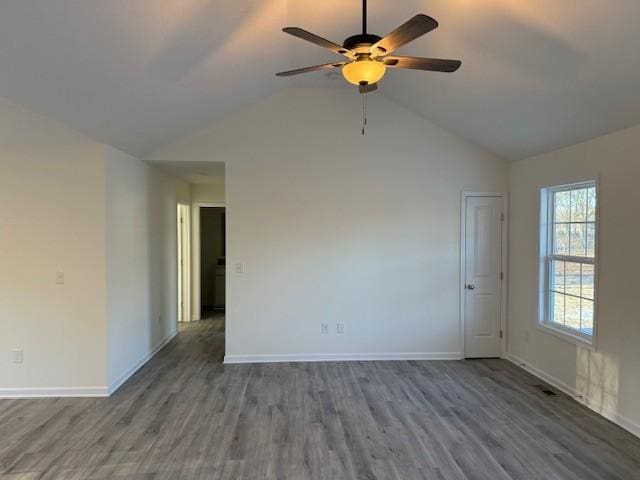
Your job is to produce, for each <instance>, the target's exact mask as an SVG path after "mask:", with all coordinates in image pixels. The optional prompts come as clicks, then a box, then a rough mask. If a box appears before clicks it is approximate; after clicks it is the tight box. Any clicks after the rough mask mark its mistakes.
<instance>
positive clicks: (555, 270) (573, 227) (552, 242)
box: [540, 181, 597, 345]
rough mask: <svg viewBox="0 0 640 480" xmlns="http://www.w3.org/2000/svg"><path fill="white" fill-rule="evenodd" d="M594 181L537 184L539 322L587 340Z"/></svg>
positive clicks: (591, 314) (591, 311)
mask: <svg viewBox="0 0 640 480" xmlns="http://www.w3.org/2000/svg"><path fill="white" fill-rule="evenodd" d="M596 192H597V189H596V182H595V181H590V182H581V183H575V184H571V185H562V186H557V187H549V188H543V189H542V196H541V219H542V221H541V228H540V233H541V234H540V251H541V257H540V260H541V261H540V270H541V275H540V290H541V291H540V293H541V295H540V307H541V308H540V324H541V325H542V326H543V328H548V329H551V330H552V331H553V332H555V333H559V334H562V335H564V336H566V337H569V338H571V339H573V340H578V341H581V342H586V343H588V344H589V345H593V336H594V331H595V321H596V319H595V301H596V295H595V289H596V241H597V238H596V237H597V235H596V232H597V224H596V222H597V215H596V212H597V193H596Z"/></svg>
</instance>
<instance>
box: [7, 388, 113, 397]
mask: <svg viewBox="0 0 640 480" xmlns="http://www.w3.org/2000/svg"><path fill="white" fill-rule="evenodd" d="M108 396H109V391H108V388H107V387H45V388H0V399H1V398H49V397H108Z"/></svg>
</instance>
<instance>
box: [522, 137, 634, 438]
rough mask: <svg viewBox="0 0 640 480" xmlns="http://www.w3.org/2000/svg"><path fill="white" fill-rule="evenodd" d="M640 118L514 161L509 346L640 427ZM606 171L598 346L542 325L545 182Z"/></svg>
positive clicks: (597, 405) (608, 413)
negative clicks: (615, 129) (638, 122)
mask: <svg viewBox="0 0 640 480" xmlns="http://www.w3.org/2000/svg"><path fill="white" fill-rule="evenodd" d="M639 158H640V126H638V127H634V128H631V129H628V130H624V131H621V132H618V133H614V134H612V135H607V136H604V137H601V138H598V139H595V140H592V141H590V142H586V143H582V144H579V145H576V146H573V147H569V148H565V149H562V150H559V151H556V152H552V153H549V154H546V155H541V156H539V157H535V158H531V159H528V160H524V161H520V162H516V163H513V164H512V166H511V173H510V191H511V209H510V265H509V267H510V274H509V280H510V281H509V295H510V296H509V305H510V307H509V351H510V352H511V353H512V354H513V355H516V356H517V357H518V359H522V360H524V361H525V362H527V363H528V364H529V365H531V366H532V367H534V368H537V369H538V370H539V371H540V372H542V373H543V374H546V375H549V376H550V377H551V378H552V379H555V381H557V382H559V383H561V384H563V385H564V386H566V389H567V390H569V391H574V392H575V393H576V394H577V395H582V396H583V397H584V399H585V401H586V402H587V403H588V404H589V405H590V406H591V407H592V408H594V409H595V410H596V411H598V412H601V413H603V414H604V415H606V416H608V417H609V418H612V419H614V420H616V421H618V422H619V423H621V424H622V425H624V426H626V427H627V428H629V429H631V430H633V431H635V432H636V433H637V434H640V401H639V400H638V399H640V375H639V374H638V372H640V349H638V339H640V321H639V320H638V318H639V317H638V307H639V303H638V298H639V296H638V285H639V284H640V282H639V281H638V277H637V275H638V272H640V256H639V255H638V239H639V238H640V227H639V226H638V223H637V221H636V220H637V218H638V205H640V189H638V179H640V161H638V159H639ZM591 178H598V179H599V182H600V183H599V214H600V218H599V220H600V225H599V258H598V267H599V272H598V298H597V301H598V305H597V316H598V317H597V321H598V338H597V349H596V351H595V352H590V351H589V350H587V349H585V348H581V347H577V346H575V345H574V344H572V343H569V342H567V341H565V340H562V339H559V338H556V337H554V336H552V335H550V334H548V333H546V332H544V331H540V330H538V329H537V328H536V322H537V301H538V299H537V290H538V287H537V272H538V263H537V251H538V217H539V212H538V210H539V188H540V187H541V186H545V185H555V184H562V183H568V182H573V181H579V180H584V179H591Z"/></svg>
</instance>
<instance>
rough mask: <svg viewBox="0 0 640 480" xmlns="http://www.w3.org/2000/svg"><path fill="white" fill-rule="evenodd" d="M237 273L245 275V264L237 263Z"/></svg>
mask: <svg viewBox="0 0 640 480" xmlns="http://www.w3.org/2000/svg"><path fill="white" fill-rule="evenodd" d="M236 273H244V263H240V262H238V263H236Z"/></svg>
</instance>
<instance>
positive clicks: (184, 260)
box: [177, 203, 191, 322]
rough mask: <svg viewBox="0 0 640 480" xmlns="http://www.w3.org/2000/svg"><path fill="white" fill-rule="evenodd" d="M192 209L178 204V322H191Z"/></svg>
mask: <svg viewBox="0 0 640 480" xmlns="http://www.w3.org/2000/svg"><path fill="white" fill-rule="evenodd" d="M190 213H191V207H190V206H189V205H187V204H181V203H179V204H178V221H177V225H178V232H177V234H178V235H177V248H178V322H190V321H191V247H190V245H191V236H190V234H189V232H190V230H191V226H190V225H191V222H190V218H191V217H190Z"/></svg>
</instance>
